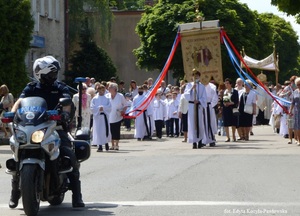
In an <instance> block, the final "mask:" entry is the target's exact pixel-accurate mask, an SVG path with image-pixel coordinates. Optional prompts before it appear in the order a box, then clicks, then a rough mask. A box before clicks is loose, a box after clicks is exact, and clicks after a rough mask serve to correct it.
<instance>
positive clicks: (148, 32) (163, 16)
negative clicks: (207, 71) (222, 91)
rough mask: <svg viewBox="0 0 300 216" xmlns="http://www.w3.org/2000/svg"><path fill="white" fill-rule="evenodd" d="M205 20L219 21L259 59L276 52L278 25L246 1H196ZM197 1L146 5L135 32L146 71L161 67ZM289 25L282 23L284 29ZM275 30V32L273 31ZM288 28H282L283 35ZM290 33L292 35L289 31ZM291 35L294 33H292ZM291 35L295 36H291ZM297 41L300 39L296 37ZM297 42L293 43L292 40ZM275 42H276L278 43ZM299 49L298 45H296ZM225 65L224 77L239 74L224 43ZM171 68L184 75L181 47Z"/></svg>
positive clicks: (137, 52)
mask: <svg viewBox="0 0 300 216" xmlns="http://www.w3.org/2000/svg"><path fill="white" fill-rule="evenodd" d="M197 3H198V4H199V6H200V7H199V9H200V11H201V12H202V13H203V14H204V17H205V20H217V19H218V20H220V25H221V26H223V27H224V28H225V31H226V32H227V34H228V36H229V38H230V39H231V41H232V42H233V43H234V45H235V47H236V48H237V49H238V50H242V47H245V49H246V51H247V54H248V55H250V56H253V57H257V58H258V59H260V58H264V57H266V56H267V55H269V54H270V53H272V51H273V45H274V40H275V39H276V37H275V36H274V34H275V31H276V29H275V26H274V25H271V24H270V22H267V21H265V20H264V17H259V16H258V13H257V12H253V11H251V10H250V9H249V8H248V6H247V5H246V4H240V3H239V2H238V1H237V0H216V1H214V4H211V1H208V0H200V1H197ZM195 17H196V15H195V1H192V0H187V1H184V2H182V1H180V0H160V2H159V3H158V4H157V5H155V6H154V7H152V8H146V10H145V13H144V14H143V16H142V18H141V20H140V22H139V23H138V25H137V27H136V31H137V33H138V35H139V36H140V40H141V46H140V47H139V48H137V49H135V50H134V54H135V55H136V57H137V59H138V60H137V65H138V66H139V67H141V68H145V69H147V70H154V69H159V70H161V69H162V68H163V66H164V64H165V62H166V58H167V57H168V54H169V52H170V50H171V47H172V42H173V40H174V38H175V36H176V32H177V29H178V24H180V23H186V22H193V21H194V20H195ZM285 24H286V25H288V23H283V24H282V25H281V28H283V27H284V26H285ZM271 29H272V31H270V30H271ZM283 33H286V31H283V30H282V31H280V32H279V33H278V34H279V35H281V34H283ZM287 34H293V32H292V31H287ZM290 36H291V35H290ZM291 38H293V37H292V36H291ZM294 40H295V41H293V42H296V41H297V40H296V39H295V38H294ZM290 42H291V41H289V42H284V41H282V44H283V46H289V43H290ZM293 44H294V43H293ZM275 45H276V44H275ZM296 50H297V51H298V50H299V48H297V47H296ZM287 58H292V59H297V56H292V55H289V54H288V56H287ZM222 67H223V73H224V77H231V78H234V77H236V73H235V71H234V69H233V67H232V64H231V62H230V60H229V57H228V55H227V51H226V50H225V47H224V46H222ZM289 68H294V65H291V66H289V65H282V70H284V71H288V70H289ZM170 69H171V70H173V71H174V74H173V76H174V77H183V63H182V53H181V49H180V47H179V49H178V50H177V52H176V55H175V57H174V59H173V62H172V64H171V66H170Z"/></svg>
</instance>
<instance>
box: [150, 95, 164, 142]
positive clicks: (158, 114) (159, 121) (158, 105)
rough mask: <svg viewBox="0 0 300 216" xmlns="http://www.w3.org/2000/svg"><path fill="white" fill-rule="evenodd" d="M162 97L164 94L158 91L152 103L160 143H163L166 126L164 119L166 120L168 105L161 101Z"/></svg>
mask: <svg viewBox="0 0 300 216" xmlns="http://www.w3.org/2000/svg"><path fill="white" fill-rule="evenodd" d="M161 96H162V93H161V91H160V90H158V91H157V93H156V95H155V99H154V100H153V103H152V108H153V119H154V122H155V131H156V136H157V140H158V141H161V138H162V128H163V125H164V119H165V118H166V104H165V102H164V100H162V99H161Z"/></svg>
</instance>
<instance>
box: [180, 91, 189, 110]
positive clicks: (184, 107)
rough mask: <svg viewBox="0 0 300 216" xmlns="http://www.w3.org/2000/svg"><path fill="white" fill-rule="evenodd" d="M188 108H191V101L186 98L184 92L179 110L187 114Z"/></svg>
mask: <svg viewBox="0 0 300 216" xmlns="http://www.w3.org/2000/svg"><path fill="white" fill-rule="evenodd" d="M188 109H189V102H188V101H187V100H186V98H185V97H184V95H183V94H182V95H181V97H180V102H179V107H178V112H181V113H182V114H186V113H187V111H188Z"/></svg>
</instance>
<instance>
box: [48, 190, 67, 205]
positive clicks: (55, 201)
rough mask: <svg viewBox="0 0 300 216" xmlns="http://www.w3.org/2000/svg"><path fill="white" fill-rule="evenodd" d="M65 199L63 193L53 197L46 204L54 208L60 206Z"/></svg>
mask: <svg viewBox="0 0 300 216" xmlns="http://www.w3.org/2000/svg"><path fill="white" fill-rule="evenodd" d="M64 198H65V193H61V194H60V195H59V196H54V197H52V198H51V199H49V200H48V202H49V203H50V205H53V206H56V205H60V204H61V203H62V202H63V201H64Z"/></svg>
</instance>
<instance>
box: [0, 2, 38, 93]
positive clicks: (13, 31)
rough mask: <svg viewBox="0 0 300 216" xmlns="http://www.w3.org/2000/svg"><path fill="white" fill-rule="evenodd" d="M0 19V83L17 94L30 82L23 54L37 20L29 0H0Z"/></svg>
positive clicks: (27, 47)
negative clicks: (34, 18) (34, 19)
mask: <svg viewBox="0 0 300 216" xmlns="http://www.w3.org/2000/svg"><path fill="white" fill-rule="evenodd" d="M0 20H1V22H0V29H1V34H0V65H1V69H0V83H1V84H4V83H5V84H6V85H7V86H8V88H9V89H10V91H11V92H12V93H13V94H15V95H16V94H17V93H20V92H21V90H22V89H23V87H24V86H25V84H26V83H27V82H28V78H27V73H26V69H25V62H24V58H25V55H26V52H27V50H28V49H29V45H30V40H31V39H32V38H31V33H32V29H33V24H34V23H33V20H32V17H31V14H30V1H29V0H22V1H20V0H5V1H0Z"/></svg>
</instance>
